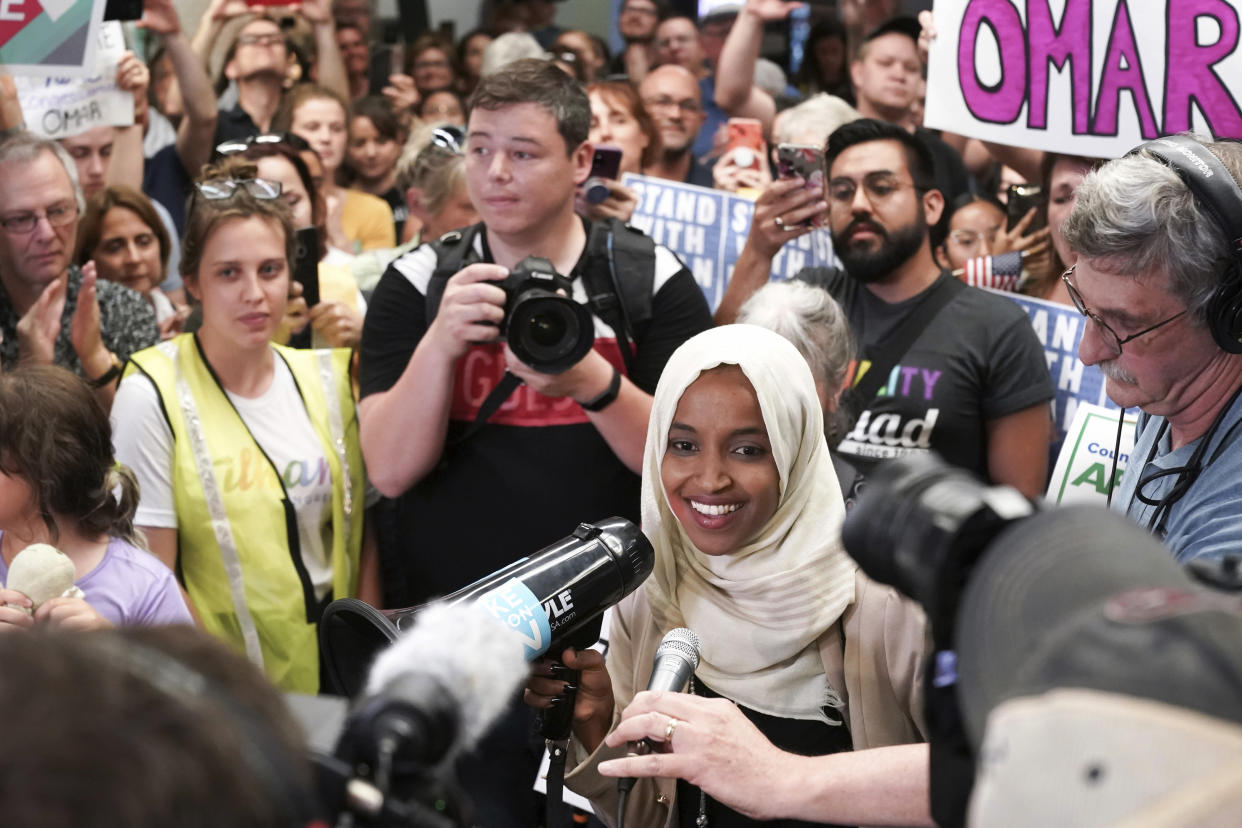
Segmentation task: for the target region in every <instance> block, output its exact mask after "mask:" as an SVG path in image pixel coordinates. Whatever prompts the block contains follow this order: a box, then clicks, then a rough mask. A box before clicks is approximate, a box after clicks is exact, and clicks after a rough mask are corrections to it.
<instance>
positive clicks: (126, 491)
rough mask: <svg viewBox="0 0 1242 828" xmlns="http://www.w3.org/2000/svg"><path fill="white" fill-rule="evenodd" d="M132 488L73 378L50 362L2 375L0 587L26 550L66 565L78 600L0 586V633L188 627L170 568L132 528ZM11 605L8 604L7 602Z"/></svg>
mask: <svg viewBox="0 0 1242 828" xmlns="http://www.w3.org/2000/svg"><path fill="white" fill-rule="evenodd" d="M137 507H138V483H137V481H136V479H135V478H134V475H133V472H131V471H130V470H129V469H127V468H125V467H124V466H118V465H117V464H116V461H115V460H113V457H112V430H111V428H110V427H109V425H108V415H107V414H106V413H105V412H104V410H103V408H101V407H100V405H99V403H98V402H97V401H96V400H95V396H94V394H93V393H92V392H91V390H90V388H88V387H87V385H86V384H85V383H84V382H83V381H82V380H81V379H79V378H78V377H76V376H74V375H73V374H71V373H70V372H68V371H66V370H64V369H63V368H57V367H55V366H52V365H29V366H22V367H20V368H18V369H17V370H15V371H12V372H10V373H5V374H0V583H6V582H7V581H8V576H9V566H10V564H12V562H13V559H14V558H15V557H17V554H18V553H19V552H21V551H22V550H23V549H25V548H26V547H27V546H29V545H31V544H35V543H45V544H49V545H51V546H54V547H56V548H57V549H59V550H60V551H61V552H63V553H64V554H65V555H66V556H68V558H69V560H70V561H72V562H73V568H74V583H75V584H76V585H77V587H78V588H79V589H80V590H81V591H82V593H84V595H85V597H84V598H65V597H62V598H52V599H51V600H48V601H45V602H44V603H43V604H41V605H40V606H39V608H38V609H37V610H36V611H35V612H34V614H33V615H31V614H28V612H29V608H30V606H31V602H30V599H29V598H27V597H26V596H25V595H22V594H21V593H20V592H17V591H15V590H11V589H4V588H0V630H2V629H3V628H4V627H6V626H7V627H27V628H29V627H34V626H37V625H47V626H51V627H63V628H65V629H79V630H82V629H92V628H95V627H107V626H112V625H117V626H132V625H155V624H192V623H193V619H192V618H191V617H190V612H189V610H188V609H187V608H186V604H185V601H184V600H183V599H182V597H181V590H180V589H179V588H178V587H177V581H176V579H175V578H174V577H173V573H172V571H171V570H169V569H168V567H166V566H164V564H162V563H161V562H160V561H159V560H158V559H157V558H155V557H154V556H153V555H151V554H150V553H149V552H147V551H146V543H145V541H144V540H143V538H142V536H141V535H140V534H139V533H138V532H137V531H135V529H134V510H135V509H137ZM6 604H7V605H9V606H6Z"/></svg>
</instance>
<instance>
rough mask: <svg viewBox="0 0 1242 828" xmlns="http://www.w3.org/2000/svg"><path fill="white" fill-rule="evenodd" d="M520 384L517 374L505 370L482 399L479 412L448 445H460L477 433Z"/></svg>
mask: <svg viewBox="0 0 1242 828" xmlns="http://www.w3.org/2000/svg"><path fill="white" fill-rule="evenodd" d="M521 384H522V381H521V380H520V379H518V376H517V374H512V373H510V372H508V371H505V375H504V376H503V377H501V378H500V382H498V383H496V387H495V388H493V389H492V390H491V391H490V392H489V393H488V395H487V397H486V398H485V399H484V400H483V404H482V405H480V406H479V412H478V413H477V414H475V415H474V419H473V420H472V421H471V422H470V425H468V426H466V430H465V431H463V432H462V433H461V434H458V435H457V437H456V439H454V440H452V441H451V442H450V443H449V445H453V446H456V445H460V444H462V443H464V442H466V441H467V440H469V439H470V438H471V437H473V436H474V435H475V434H476V433H478V430H479V429H480V428H482V427H483V426H484V425H485V424H486V423H487V421H488V420H489V419H491V416H492V415H493V414H495V413H496V412H497V411H499V410H500V407H501V406H502V405H504V403H505V400H507V399H509V396H510V395H511V394H512V393H513V392H514V391H516V390H517V389H518V386H520V385H521Z"/></svg>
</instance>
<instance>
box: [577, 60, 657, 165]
mask: <svg viewBox="0 0 1242 828" xmlns="http://www.w3.org/2000/svg"><path fill="white" fill-rule="evenodd" d="M586 91H587V96H588V97H590V96H591V95H599V96H600V97H601V98H604V99H606V100H608V101H610V102H612V103H617V104H620V105H621V106H622V108H624V109H626V110H628V111H629V113H630V115H631V116H633V118H634V120H635V121H638V128H639V129H641V130H642V131H643V135H646V136H647V146H646V147H644V148H643V155H642V158H641V160H640V161H639V163H640V164H642V166H643V167H644V168H646V167H650V166H651V165H652V164H654V163H655V161H656V159H657V158H659V157H660V130H659V128H658V127H656V123H655V119H654V118H652V117H651V113H650V112H648V111H647V107H646V106H645V105H644V104H643V99H642V96H641V95H639V94H638V87H636V86H634V84H632V83H630V82H629V81H627V80H606V81H597V82H595V83H592V84H588V85H587V88H586Z"/></svg>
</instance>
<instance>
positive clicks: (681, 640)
mask: <svg viewBox="0 0 1242 828" xmlns="http://www.w3.org/2000/svg"><path fill="white" fill-rule="evenodd" d="M702 646H703V644H702V642H701V641H700V640H699V637H698V636H697V635H696V634H695V633H694V632H693V631H691V630H688V629H686V628H685V627H678V628H677V629H675V630H669V632H668V634H667V635H665V636H664V638H663V639H662V640H661V641H660V646H659V647H657V648H656V654H655V659H654V660H653V662H652V665H651V680H650V681H648V682H647V689H648V690H652V691H666V692H672V693H681V692H683V691H684V690H685V689H686V685H687V684H689V683H690V677H691V676H692V675H694V671H695V670H696V669H698V666H699V649H700V648H701V647H702Z"/></svg>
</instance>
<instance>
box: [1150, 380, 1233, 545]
mask: <svg viewBox="0 0 1242 828" xmlns="http://www.w3.org/2000/svg"><path fill="white" fill-rule="evenodd" d="M1239 393H1242V386H1238V388H1237V389H1236V390H1235V391H1234V392H1233V394H1232V395H1230V397H1229V401H1228V402H1227V403H1225V405H1224V406H1223V407H1222V408H1221V410H1220V411H1219V412H1217V414H1216V418H1215V419H1214V420H1212V425H1210V426H1209V427H1208V430H1207V432H1206V433H1205V434H1204V435H1203V437H1202V438H1200V441H1199V445H1197V446H1195V450H1194V452H1193V453H1192V454H1191V455H1190V460H1189V461H1187V463H1186V465H1184V466H1177V467H1175V468H1172V469H1161V470H1159V471H1157V472H1153V473H1152V474H1143V475H1142V476H1141V477H1140V478H1139V480H1138V484H1137V485H1136V486H1135V487H1134V494H1133V495H1131V497H1130V503H1129V504H1128V505H1127V507H1126V511H1127V512H1129V511H1130V507H1132V506H1133V505H1134V499H1135V498H1138V500H1139V501H1140V502H1141V503H1143V504H1144V505H1146V506H1155V507H1156V511H1154V512H1152V514H1151V517H1150V518H1149V519H1148V521H1147V531H1149V532H1152V533H1154V534H1155V535H1156V536H1157V537H1158V538H1160V540H1161V541H1163V540H1164V538H1165V536H1166V535H1167V534H1168V526H1167V524H1168V520H1169V513H1170V512H1171V511H1172V510H1173V506H1174V504H1176V503H1177V502H1178V501H1179V500H1181V499H1182V498H1183V497H1184V496H1185V495H1186V492H1188V491H1190V489H1191V487H1192V486H1194V484H1195V481H1197V480H1198V479H1199V475H1201V474H1203V467H1204V463H1203V458H1204V456H1205V455H1206V454H1207V450H1208V445H1209V444H1210V443H1211V442H1212V438H1213V437H1215V436H1216V432H1217V430H1218V429H1219V428H1220V424H1221V423H1222V422H1224V420H1225V415H1226V414H1227V413H1228V412H1229V410H1230V409H1232V408H1233V405H1234V403H1236V402H1237V401H1238V394H1239ZM1239 425H1242V420H1239V421H1238V422H1236V423H1234V424H1233V426H1231V427H1230V429H1229V431H1228V433H1226V435H1225V439H1224V440H1222V441H1221V444H1220V447H1219V448H1217V450H1216V452H1215V453H1214V454H1213V455H1212V458H1211V460H1209V461H1208V462H1209V463H1211V462H1212V461H1214V460H1215V459H1216V458H1217V457H1218V456H1219V455H1220V452H1221V451H1222V450H1223V449H1224V447H1225V446H1226V445H1227V444H1228V443H1229V438H1230V437H1231V436H1232V435H1233V433H1234V431H1236V430H1237V428H1238V426H1239ZM1168 428H1169V421H1168V420H1165V421H1164V422H1163V423H1161V424H1160V430H1159V431H1158V432H1156V439H1155V440H1154V441H1152V444H1151V449H1150V450H1149V451H1148V452H1147V460H1146V462H1144V463H1143V469H1146V468H1147V466H1149V465H1150V464H1151V462H1152V461H1153V460H1154V459H1155V458H1156V450H1157V449H1158V448H1159V447H1160V441H1161V440H1163V439H1164V435H1165V432H1166V431H1168ZM1140 474H1142V472H1140ZM1171 474H1176V475H1183V474H1184V475H1185V477H1179V478H1178V480H1177V482H1175V483H1174V484H1173V488H1172V490H1171V491H1170V492H1169V493H1168V494H1167V495H1166V496H1164V497H1162V498H1150V497H1145V496H1144V495H1143V487H1144V486H1146V485H1148V484H1150V483H1151V482H1152V481H1154V480H1158V479H1160V478H1161V477H1167V476H1169V475H1171Z"/></svg>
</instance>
